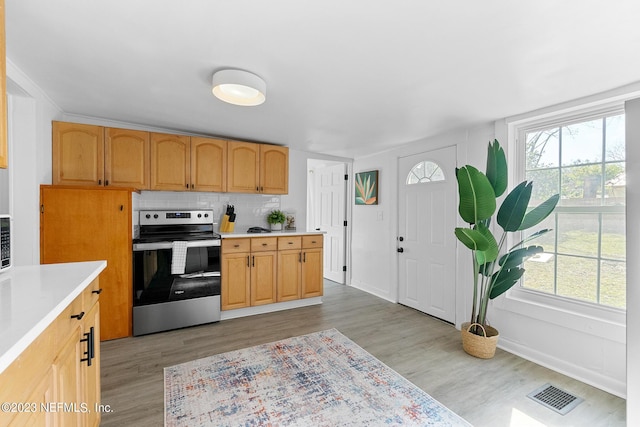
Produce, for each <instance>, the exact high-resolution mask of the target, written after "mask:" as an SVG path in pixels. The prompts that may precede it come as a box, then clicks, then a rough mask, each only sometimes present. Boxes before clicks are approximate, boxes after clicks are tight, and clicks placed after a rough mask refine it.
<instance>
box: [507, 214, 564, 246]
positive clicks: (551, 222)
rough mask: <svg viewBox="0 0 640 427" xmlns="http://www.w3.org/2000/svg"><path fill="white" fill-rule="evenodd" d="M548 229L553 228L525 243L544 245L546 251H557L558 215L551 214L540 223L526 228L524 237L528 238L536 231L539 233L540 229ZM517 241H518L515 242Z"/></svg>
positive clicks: (527, 244)
mask: <svg viewBox="0 0 640 427" xmlns="http://www.w3.org/2000/svg"><path fill="white" fill-rule="evenodd" d="M544 229H548V230H551V231H549V232H547V233H545V234H543V235H541V236H540V237H537V238H535V239H533V240H530V241H528V242H527V243H526V244H525V245H526V246H529V245H537V246H542V247H543V248H544V250H545V252H552V253H553V252H555V251H556V215H555V214H553V213H552V214H551V215H549V216H548V217H546V218H545V219H544V221H542V222H541V223H540V224H538V225H536V226H535V227H532V228H530V229H528V230H526V231H525V232H524V233H523V236H522V238H523V239H524V238H526V237H528V236H531V235H532V234H534V233H537V232H538V231H540V230H544ZM514 243H517V242H514Z"/></svg>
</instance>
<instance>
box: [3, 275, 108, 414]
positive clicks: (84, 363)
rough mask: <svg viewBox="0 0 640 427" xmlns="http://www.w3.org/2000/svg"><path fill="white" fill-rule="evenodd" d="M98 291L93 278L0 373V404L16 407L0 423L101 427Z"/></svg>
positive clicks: (97, 282)
mask: <svg viewBox="0 0 640 427" xmlns="http://www.w3.org/2000/svg"><path fill="white" fill-rule="evenodd" d="M99 290H100V287H99V281H98V279H95V280H94V281H93V282H92V283H91V284H90V285H89V286H88V287H87V289H85V291H84V292H83V293H82V294H80V295H79V296H78V297H77V298H76V299H75V300H74V301H73V302H72V303H71V304H70V305H69V306H68V307H67V308H66V309H65V310H64V311H63V312H62V313H61V314H60V315H59V316H58V317H57V318H56V319H55V320H54V321H53V322H52V323H51V325H50V326H49V327H48V328H47V329H46V330H45V331H44V332H43V333H42V334H40V336H39V337H38V338H36V340H35V341H34V342H33V343H32V344H31V345H30V346H29V347H27V348H26V349H25V350H24V351H23V352H22V354H21V355H20V356H19V357H18V358H17V359H16V360H15V361H14V362H13V363H12V364H11V365H9V367H7V369H5V370H4V371H3V372H2V373H1V374H0V384H2V387H0V402H6V403H5V405H7V404H9V405H15V407H12V406H7V407H6V409H8V410H7V411H5V410H3V411H2V412H0V425H3V426H5V425H6V426H88V427H94V426H98V425H99V424H100V418H101V415H100V411H99V410H97V408H98V407H99V404H100V304H99V302H98V295H99V293H96V292H99ZM71 316H74V317H71ZM14 409H15V410H14Z"/></svg>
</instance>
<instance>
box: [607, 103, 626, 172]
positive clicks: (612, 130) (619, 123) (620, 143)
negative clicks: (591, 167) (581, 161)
mask: <svg viewBox="0 0 640 427" xmlns="http://www.w3.org/2000/svg"><path fill="white" fill-rule="evenodd" d="M605 126H606V143H605V145H606V148H607V149H606V151H605V153H606V154H605V159H606V161H612V160H613V161H615V160H624V158H625V157H624V146H625V144H624V140H625V139H624V132H625V129H624V114H620V115H619V116H613V117H607V118H606V120H605Z"/></svg>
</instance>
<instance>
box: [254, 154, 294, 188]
mask: <svg viewBox="0 0 640 427" xmlns="http://www.w3.org/2000/svg"><path fill="white" fill-rule="evenodd" d="M260 193H265V194H287V193H289V148H288V147H281V146H279V145H267V144H260Z"/></svg>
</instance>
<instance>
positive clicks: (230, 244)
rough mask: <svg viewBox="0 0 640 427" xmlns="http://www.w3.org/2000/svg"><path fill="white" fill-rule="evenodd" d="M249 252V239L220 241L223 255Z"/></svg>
mask: <svg viewBox="0 0 640 427" xmlns="http://www.w3.org/2000/svg"><path fill="white" fill-rule="evenodd" d="M250 250H251V239H222V253H223V254H232V253H237V252H249V251H250Z"/></svg>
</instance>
